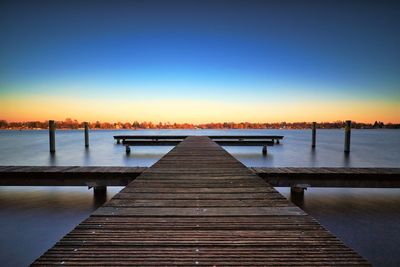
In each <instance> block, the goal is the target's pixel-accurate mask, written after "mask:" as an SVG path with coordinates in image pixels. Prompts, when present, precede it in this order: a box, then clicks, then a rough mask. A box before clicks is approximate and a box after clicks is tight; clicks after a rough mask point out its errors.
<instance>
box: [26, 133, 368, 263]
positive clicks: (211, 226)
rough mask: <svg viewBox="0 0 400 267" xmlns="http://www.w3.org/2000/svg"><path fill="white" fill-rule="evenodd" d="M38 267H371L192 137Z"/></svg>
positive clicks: (260, 182) (221, 152)
mask: <svg viewBox="0 0 400 267" xmlns="http://www.w3.org/2000/svg"><path fill="white" fill-rule="evenodd" d="M33 264H34V265H89V266H92V265H113V266H115V265H141V266H143V265H153V266H154V265H157V266H159V265H194V266H196V265H211V266H213V265H214V266H215V265H237V266H248V265H263V266H265V265H275V266H277V265H281V266H282V265H285V266H288V265H293V266H294V265H301V266H322V265H323V266H329V265H343V266H350V265H354V266H369V264H368V263H367V262H366V261H365V260H364V259H362V258H361V257H360V256H359V255H358V254H357V253H355V252H354V251H353V250H351V249H350V248H348V247H346V246H345V245H344V244H343V243H342V242H341V241H340V240H338V239H337V238H336V237H334V236H333V235H332V234H331V233H329V232H328V231H327V230H326V229H324V228H323V227H322V226H321V225H320V224H319V223H318V222H317V221H315V220H314V219H313V218H312V217H311V216H309V215H307V214H306V213H305V212H304V211H302V210H301V209H300V208H298V207H296V206H295V205H293V204H292V203H290V202H289V201H287V200H286V199H285V198H284V197H283V196H282V195H280V194H279V193H278V192H277V191H276V190H275V189H274V188H273V187H271V186H270V185H269V184H267V183H266V182H265V181H264V180H263V179H262V178H260V177H258V176H257V175H256V174H254V173H253V172H252V171H251V170H249V169H248V168H246V167H245V166H244V165H243V164H241V163H240V162H239V161H237V160H236V159H235V158H233V157H232V156H231V155H230V154H229V153H228V152H226V151H225V150H223V149H222V148H221V147H220V146H219V145H217V144H216V143H215V142H213V141H211V139H210V138H208V137H188V138H186V139H185V141H183V142H181V143H180V144H178V145H177V146H176V147H175V148H174V149H172V150H171V151H170V152H169V153H168V154H166V155H165V156H164V157H163V158H161V159H160V161H158V162H157V163H155V164H154V165H153V166H152V167H151V168H149V169H147V170H145V171H144V172H143V173H142V174H141V175H140V176H138V177H137V178H136V179H135V180H134V181H132V182H131V183H130V184H129V185H128V186H127V187H126V188H124V189H123V190H122V191H121V192H120V193H118V194H117V195H116V196H114V198H113V199H112V200H110V201H109V202H107V203H106V204H105V205H104V206H102V207H100V208H99V209H97V210H96V211H95V212H94V213H93V214H92V215H91V216H90V217H89V218H88V219H86V220H85V221H83V222H82V223H81V224H79V225H78V226H77V227H76V228H75V229H74V230H73V231H71V232H70V233H68V234H67V235H66V236H65V237H64V238H62V239H61V240H60V241H59V242H58V243H57V244H56V245H55V246H54V247H53V248H51V249H49V250H48V251H47V252H46V253H45V254H43V255H42V256H41V257H40V258H38V259H37V260H36V261H35V262H34V263H33Z"/></svg>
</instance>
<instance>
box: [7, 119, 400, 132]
mask: <svg viewBox="0 0 400 267" xmlns="http://www.w3.org/2000/svg"><path fill="white" fill-rule="evenodd" d="M344 124H345V122H344V121H335V122H319V123H318V128H321V129H340V128H343V127H344ZM56 125H57V129H80V128H83V122H79V121H77V120H73V119H70V118H67V119H65V120H64V121H56ZM89 127H90V128H91V129H308V128H311V123H310V122H277V123H251V122H240V123H236V122H223V123H203V124H192V123H169V122H167V123H162V122H159V123H152V122H146V121H144V122H138V121H134V122H112V123H110V122H100V121H96V122H90V123H89ZM352 127H353V128H357V129H373V128H388V129H400V124H393V123H387V124H384V123H383V122H378V121H376V122H375V123H372V124H371V123H361V122H353V123H352ZM0 129H10V130H22V129H48V121H26V122H7V121H6V120H0Z"/></svg>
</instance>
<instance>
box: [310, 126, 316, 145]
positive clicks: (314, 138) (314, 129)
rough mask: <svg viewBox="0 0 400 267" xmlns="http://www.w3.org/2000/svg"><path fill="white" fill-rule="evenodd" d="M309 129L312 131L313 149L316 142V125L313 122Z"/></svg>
mask: <svg viewBox="0 0 400 267" xmlns="http://www.w3.org/2000/svg"><path fill="white" fill-rule="evenodd" d="M311 129H312V138H311V147H312V148H315V145H316V141H317V123H316V122H315V121H314V122H313V123H312V126H311Z"/></svg>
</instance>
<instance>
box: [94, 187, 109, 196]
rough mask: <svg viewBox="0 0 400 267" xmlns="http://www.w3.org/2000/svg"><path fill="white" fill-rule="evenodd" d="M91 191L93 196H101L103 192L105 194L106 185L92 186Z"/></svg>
mask: <svg viewBox="0 0 400 267" xmlns="http://www.w3.org/2000/svg"><path fill="white" fill-rule="evenodd" d="M93 193H94V195H95V196H102V195H104V194H107V186H103V185H100V186H94V187H93Z"/></svg>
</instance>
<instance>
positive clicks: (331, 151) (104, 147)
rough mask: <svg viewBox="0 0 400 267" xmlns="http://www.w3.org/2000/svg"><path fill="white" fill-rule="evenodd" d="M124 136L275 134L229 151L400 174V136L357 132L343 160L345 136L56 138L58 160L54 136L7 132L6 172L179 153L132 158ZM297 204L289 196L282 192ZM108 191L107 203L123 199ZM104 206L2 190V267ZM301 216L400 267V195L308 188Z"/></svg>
mask: <svg viewBox="0 0 400 267" xmlns="http://www.w3.org/2000/svg"><path fill="white" fill-rule="evenodd" d="M117 134H149V135H151V134H157V135H158V134H183V135H208V134H210V135H211V134H212V135H217V134H232V135H234V134H243V135H245V134H260V135H264V134H271V135H275V134H276V135H284V136H285V138H284V140H283V142H282V144H281V145H276V146H274V147H269V151H268V153H269V154H268V155H267V156H266V157H264V156H263V155H262V154H261V148H260V147H226V148H225V149H226V150H228V151H229V152H230V153H232V154H233V155H234V156H235V157H236V158H237V159H238V160H240V161H241V162H243V163H244V164H245V165H246V166H249V167H250V166H253V167H255V166H259V167H262V166H265V167H279V166H285V167H290V166H293V167H297V166H298V167H400V130H353V131H352V144H351V150H352V151H351V153H350V155H349V156H345V154H344V153H343V140H344V133H343V130H319V131H318V133H317V148H316V149H315V150H312V149H311V147H310V142H311V131H310V130H140V131H106V130H104V131H103V130H99V131H91V132H90V148H89V149H87V150H86V149H85V148H84V145H83V132H82V131H57V133H56V143H57V147H56V149H57V152H56V155H55V156H54V157H52V156H50V154H49V153H48V132H47V131H0V165H38V166H41V165H56V166H63V165H87V166H151V165H152V164H153V163H155V162H156V161H157V160H158V159H159V158H160V157H161V156H162V155H164V154H165V153H167V152H168V151H169V150H170V149H171V148H172V147H133V148H132V153H131V155H129V156H127V155H126V154H125V151H124V148H123V147H122V146H121V145H117V144H115V142H114V141H113V138H112V136H113V135H117ZM277 189H278V190H279V191H280V192H281V193H282V194H283V195H284V196H286V197H288V198H290V196H289V189H288V188H277ZM119 190H121V188H119V187H109V188H108V192H107V198H108V199H109V198H111V197H112V196H113V195H115V194H116V193H118V192H119ZM101 204H102V203H101V201H99V200H96V199H94V198H93V193H92V191H91V190H88V189H87V188H83V187H0V231H1V234H0V265H2V266H26V265H28V264H29V263H31V262H32V261H33V260H35V259H36V258H37V257H38V256H40V255H41V254H42V253H43V252H45V251H46V250H47V249H48V248H50V247H51V246H52V245H54V243H56V242H57V241H58V240H59V239H60V238H61V237H62V236H64V235H65V234H66V233H68V232H69V231H70V230H72V229H73V228H74V227H75V226H76V225H77V224H78V223H79V222H81V221H82V220H84V219H85V218H87V217H88V216H89V215H90V214H91V213H92V211H93V210H95V209H96V208H97V207H98V206H100V205H101ZM302 208H303V209H304V210H305V211H307V212H308V213H309V214H311V215H312V216H313V217H315V218H316V219H317V220H318V221H319V222H320V223H322V225H324V226H325V227H326V228H327V229H328V230H329V231H331V232H332V233H333V234H334V235H336V236H337V237H339V238H340V239H341V240H342V241H344V242H345V243H346V244H347V245H348V246H350V247H352V248H353V249H354V250H356V251H357V252H358V253H360V254H361V255H362V256H363V257H365V258H367V259H368V260H369V261H370V262H371V263H372V264H374V265H375V266H400V189H352V188H345V189H338V188H324V189H316V188H309V189H308V190H307V191H306V193H305V199H304V204H303V205H302Z"/></svg>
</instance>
